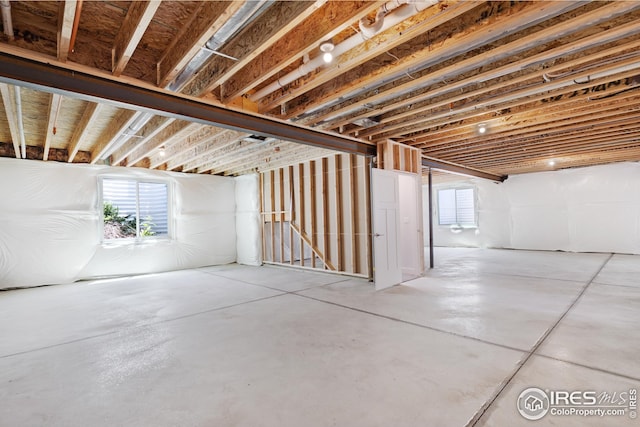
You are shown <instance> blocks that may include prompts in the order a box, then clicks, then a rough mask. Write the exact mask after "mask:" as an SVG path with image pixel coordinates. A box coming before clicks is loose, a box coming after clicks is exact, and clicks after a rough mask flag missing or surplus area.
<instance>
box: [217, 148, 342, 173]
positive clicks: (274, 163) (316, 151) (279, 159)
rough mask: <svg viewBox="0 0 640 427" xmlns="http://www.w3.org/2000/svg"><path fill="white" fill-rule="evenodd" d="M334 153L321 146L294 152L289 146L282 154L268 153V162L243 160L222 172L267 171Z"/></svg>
mask: <svg viewBox="0 0 640 427" xmlns="http://www.w3.org/2000/svg"><path fill="white" fill-rule="evenodd" d="M335 154H336V153H335V152H333V151H330V150H326V149H323V148H313V149H310V150H305V151H304V152H300V151H299V150H297V152H296V149H295V148H291V149H290V151H284V152H283V153H282V154H280V153H276V154H275V155H270V156H269V161H268V162H267V161H264V159H262V161H256V160H251V161H249V162H244V163H243V164H240V165H239V166H234V167H233V168H232V169H227V170H226V171H225V172H224V175H226V176H231V175H241V174H245V173H255V172H260V173H262V172H268V171H270V170H274V169H280V168H283V167H286V166H291V165H295V164H300V163H304V162H308V161H310V160H318V159H321V158H323V157H328V156H332V155H335ZM254 165H259V166H254Z"/></svg>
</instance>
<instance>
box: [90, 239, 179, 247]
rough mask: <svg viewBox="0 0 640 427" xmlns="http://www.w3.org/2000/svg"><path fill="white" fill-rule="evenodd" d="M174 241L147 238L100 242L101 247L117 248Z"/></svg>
mask: <svg viewBox="0 0 640 427" xmlns="http://www.w3.org/2000/svg"><path fill="white" fill-rule="evenodd" d="M173 240H174V239H172V238H170V237H147V238H144V239H117V240H116V239H113V240H103V241H102V242H100V246H102V247H108V248H111V247H118V246H149V245H157V244H162V243H171V242H173Z"/></svg>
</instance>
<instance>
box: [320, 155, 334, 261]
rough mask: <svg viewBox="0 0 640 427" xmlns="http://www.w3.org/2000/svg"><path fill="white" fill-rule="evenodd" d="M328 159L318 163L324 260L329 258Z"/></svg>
mask: <svg viewBox="0 0 640 427" xmlns="http://www.w3.org/2000/svg"><path fill="white" fill-rule="evenodd" d="M328 170H329V159H328V158H327V157H323V158H322V160H321V161H320V173H321V175H322V228H323V231H324V236H323V239H322V246H323V254H324V258H327V259H328V258H331V244H330V240H329V238H330V236H331V219H330V216H329V215H330V213H329V173H328Z"/></svg>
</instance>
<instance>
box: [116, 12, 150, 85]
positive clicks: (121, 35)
mask: <svg viewBox="0 0 640 427" xmlns="http://www.w3.org/2000/svg"><path fill="white" fill-rule="evenodd" d="M160 4H161V0H151V1H134V2H131V6H129V10H128V11H127V16H125V18H124V22H123V23H122V25H121V26H120V30H119V31H118V34H117V35H116V39H115V42H114V43H113V48H112V49H111V62H112V68H111V70H112V72H113V75H115V76H119V75H120V74H122V72H123V71H124V69H125V67H126V66H127V63H128V62H129V59H131V56H132V55H133V52H134V51H135V50H136V48H137V47H138V43H140V40H141V39H142V36H143V35H144V33H145V31H146V30H147V27H148V26H149V24H150V23H151V20H152V19H153V16H154V15H155V13H156V11H157V10H158V7H160Z"/></svg>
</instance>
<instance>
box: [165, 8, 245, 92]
mask: <svg viewBox="0 0 640 427" xmlns="http://www.w3.org/2000/svg"><path fill="white" fill-rule="evenodd" d="M245 3H246V1H245V0H236V1H203V2H201V3H200V4H199V6H198V8H197V9H196V10H195V11H194V13H193V16H192V19H191V20H190V22H189V23H188V25H186V26H185V27H184V29H183V31H182V32H181V33H180V34H179V36H178V37H176V38H175V39H174V40H173V41H172V42H171V44H170V45H169V47H167V49H166V50H165V52H164V54H163V56H162V58H161V59H160V61H159V62H158V65H157V68H158V86H160V87H166V86H167V85H168V84H170V83H171V82H172V81H173V80H174V79H175V78H176V76H177V75H178V73H179V72H180V71H182V69H183V68H184V67H185V66H186V65H187V64H188V63H189V61H191V59H193V57H194V56H195V55H196V54H197V53H198V52H199V51H200V49H202V47H203V46H204V45H205V43H206V42H207V41H208V40H209V39H210V38H211V37H212V36H213V35H214V34H215V33H217V32H218V30H220V28H221V27H222V26H223V25H224V23H225V22H226V21H227V20H228V19H229V18H230V17H232V16H233V15H234V14H235V13H236V12H237V11H238V10H239V9H240V8H241V7H242V6H243V5H244V4H245ZM216 59H217V57H216Z"/></svg>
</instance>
